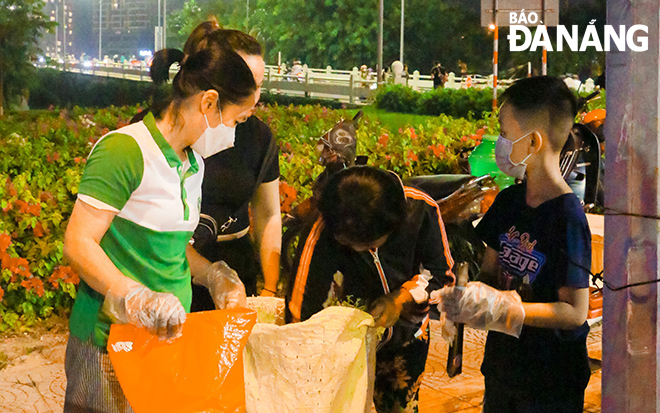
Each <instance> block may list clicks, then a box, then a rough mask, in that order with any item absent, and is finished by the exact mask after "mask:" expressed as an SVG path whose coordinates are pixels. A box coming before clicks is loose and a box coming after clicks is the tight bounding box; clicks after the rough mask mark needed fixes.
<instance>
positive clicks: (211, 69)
mask: <svg viewBox="0 0 660 413" xmlns="http://www.w3.org/2000/svg"><path fill="white" fill-rule="evenodd" d="M218 27H219V26H218V24H217V21H215V20H209V21H205V22H203V23H201V24H200V25H198V26H197V27H196V28H195V29H194V30H193V32H192V33H191V35H190V36H189V38H188V40H187V41H186V44H185V45H184V51H183V52H180V51H172V49H167V50H161V51H158V52H157V53H156V54H155V55H154V60H153V64H152V68H151V73H152V79H153V80H154V85H155V87H156V90H157V91H159V92H158V93H155V94H154V98H153V102H152V105H151V107H150V111H152V112H154V115H156V117H161V116H162V114H163V112H164V111H165V110H166V109H167V107H168V106H169V105H170V103H172V102H174V109H175V113H177V112H178V110H179V107H180V105H181V102H182V101H183V100H185V99H187V98H188V97H190V96H192V95H194V94H195V93H198V92H200V91H205V90H209V89H214V90H216V91H217V92H218V95H219V98H218V107H219V108H220V109H222V108H223V107H224V106H225V105H226V104H241V103H243V102H244V101H245V100H246V99H249V98H251V97H252V96H253V95H254V92H255V91H256V90H257V85H256V83H255V81H254V75H253V74H252V71H251V70H250V68H249V67H248V65H247V63H245V60H243V58H242V57H241V56H240V55H239V54H238V53H237V51H242V50H241V49H240V48H238V50H237V49H235V48H234V47H233V45H232V43H231V42H230V40H229V36H228V35H227V33H225V32H236V30H231V31H228V30H222V29H219V28H218ZM239 33H240V32H239ZM232 36H233V37H234V38H239V39H243V38H244V37H248V38H251V39H253V40H254V38H252V37H251V36H248V35H244V36H239V35H236V34H233V35H232ZM254 42H255V43H257V45H258V42H257V41H256V40H254ZM243 43H247V44H249V42H248V41H247V40H244V39H243V40H242V41H241V42H239V43H237V44H243ZM241 47H242V46H241ZM253 49H254V45H252V46H250V48H249V50H253ZM260 49H261V46H259V50H260ZM176 52H179V53H176ZM246 53H249V52H246ZM175 62H179V63H180V65H181V68H180V69H179V72H178V73H177V74H176V76H175V77H174V80H173V81H172V87H171V88H168V87H165V88H163V87H162V86H161V85H159V84H157V83H156V81H157V80H158V81H160V82H162V81H164V80H167V79H168V77H167V76H168V75H167V73H168V72H169V67H170V66H171V65H172V64H173V63H175ZM163 73H165V75H163ZM163 89H165V90H166V92H163V91H162V90H163Z"/></svg>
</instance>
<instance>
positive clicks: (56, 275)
mask: <svg viewBox="0 0 660 413" xmlns="http://www.w3.org/2000/svg"><path fill="white" fill-rule="evenodd" d="M57 280H62V281H64V282H65V283H71V284H74V285H76V284H78V283H79V282H80V278H78V274H76V273H75V272H74V271H73V270H72V269H71V267H66V266H61V265H60V266H58V267H57V268H55V271H53V273H52V274H51V276H50V278H48V282H49V283H51V284H52V285H53V288H57V285H58V282H57Z"/></svg>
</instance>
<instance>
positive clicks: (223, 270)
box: [193, 261, 247, 309]
mask: <svg viewBox="0 0 660 413" xmlns="http://www.w3.org/2000/svg"><path fill="white" fill-rule="evenodd" d="M193 283H195V284H197V285H203V286H204V287H206V288H208V289H209V292H210V293H211V297H213V303H214V304H215V308H217V309H229V308H237V307H246V306H247V299H246V297H245V286H244V285H243V283H242V282H241V280H240V278H238V274H237V273H236V271H234V270H232V269H231V268H230V267H229V265H227V263H226V262H224V261H218V262H214V263H213V264H211V265H210V266H209V268H208V269H207V270H206V272H205V273H204V274H202V275H200V276H197V277H193Z"/></svg>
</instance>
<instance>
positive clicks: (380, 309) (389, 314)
mask: <svg viewBox="0 0 660 413" xmlns="http://www.w3.org/2000/svg"><path fill="white" fill-rule="evenodd" d="M412 300H413V298H412V296H411V295H410V293H409V292H408V291H407V290H405V289H401V288H400V289H398V290H396V291H393V292H391V293H389V294H385V295H383V296H380V297H378V298H377V299H376V300H375V301H374V302H373V303H371V308H370V310H369V313H370V314H371V315H372V316H373V318H374V320H375V322H376V325H375V326H376V327H385V328H388V327H392V326H393V325H394V323H396V322H397V321H398V320H399V317H400V316H401V310H402V309H403V305H404V304H405V303H406V302H409V301H412Z"/></svg>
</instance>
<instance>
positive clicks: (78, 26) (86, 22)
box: [39, 0, 184, 58]
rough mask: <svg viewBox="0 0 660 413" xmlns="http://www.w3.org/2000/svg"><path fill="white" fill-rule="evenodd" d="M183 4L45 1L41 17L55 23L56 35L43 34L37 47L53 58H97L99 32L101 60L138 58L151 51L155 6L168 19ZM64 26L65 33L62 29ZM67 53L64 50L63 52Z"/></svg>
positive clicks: (169, 0) (167, 0)
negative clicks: (65, 54)
mask: <svg viewBox="0 0 660 413" xmlns="http://www.w3.org/2000/svg"><path fill="white" fill-rule="evenodd" d="M183 3H184V0H44V13H45V14H46V15H47V16H49V17H50V20H51V21H55V22H57V23H58V26H57V28H56V29H55V32H56V33H46V34H45V35H44V36H43V38H42V40H41V42H40V44H39V46H40V47H41V49H42V50H43V51H44V55H46V56H49V57H53V58H56V57H57V56H58V55H59V56H60V57H63V56H64V53H65V52H66V53H67V54H68V55H75V56H76V58H79V57H80V56H81V55H82V54H85V55H87V56H90V57H93V58H98V55H99V32H100V43H101V53H102V54H103V55H104V56H109V57H111V58H112V57H114V56H115V55H116V56H117V57H120V56H124V57H126V58H129V57H130V56H138V55H139V51H140V50H152V51H153V50H154V47H155V28H156V26H158V6H159V4H160V5H162V8H163V9H164V8H165V4H167V14H168V15H170V14H171V13H172V12H173V11H175V10H180V9H181V8H182V7H183ZM65 26H66V29H65V28H64V27H65ZM65 49H66V50H65Z"/></svg>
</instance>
